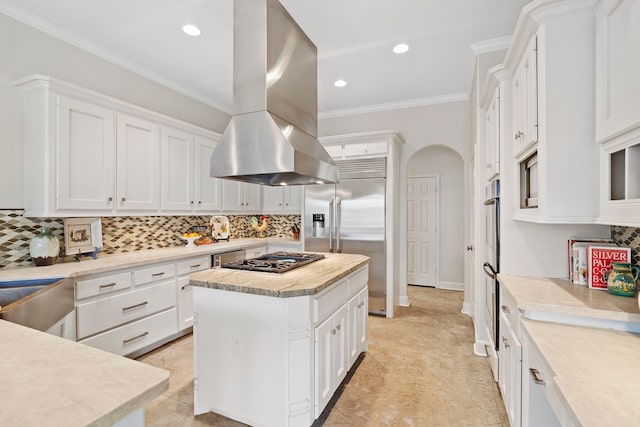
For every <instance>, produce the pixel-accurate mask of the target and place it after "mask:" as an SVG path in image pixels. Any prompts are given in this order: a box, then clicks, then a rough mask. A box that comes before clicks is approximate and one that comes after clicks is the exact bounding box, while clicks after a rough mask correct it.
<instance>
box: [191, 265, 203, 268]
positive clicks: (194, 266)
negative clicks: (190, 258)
mask: <svg viewBox="0 0 640 427" xmlns="http://www.w3.org/2000/svg"><path fill="white" fill-rule="evenodd" d="M201 265H202V264H194V265H192V266H191V268H198V267H200V266H201Z"/></svg>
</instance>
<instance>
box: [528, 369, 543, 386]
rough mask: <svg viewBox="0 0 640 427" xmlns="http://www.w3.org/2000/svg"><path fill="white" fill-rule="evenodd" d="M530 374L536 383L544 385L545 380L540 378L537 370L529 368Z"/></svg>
mask: <svg viewBox="0 0 640 427" xmlns="http://www.w3.org/2000/svg"><path fill="white" fill-rule="evenodd" d="M529 374H530V375H531V379H532V380H533V382H534V383H536V384H540V385H544V380H543V379H542V378H540V371H538V370H537V369H535V368H529Z"/></svg>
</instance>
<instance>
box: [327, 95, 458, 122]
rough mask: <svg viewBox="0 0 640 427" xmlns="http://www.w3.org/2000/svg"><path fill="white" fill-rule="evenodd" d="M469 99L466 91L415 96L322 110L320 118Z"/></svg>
mask: <svg viewBox="0 0 640 427" xmlns="http://www.w3.org/2000/svg"><path fill="white" fill-rule="evenodd" d="M469 99H470V98H469V95H467V94H466V93H452V94H449V95H441V96H432V97H427V98H414V99H407V100H404V101H398V102H388V103H384V104H372V105H364V106H362V107H354V108H344V109H339V110H328V111H321V112H319V113H318V118H319V119H330V118H334V117H344V116H353V115H356V114H367V113H377V112H380V111H391V110H401V109H403V108H415V107H424V106H427V105H435V104H446V103H449V102H460V101H468V100H469Z"/></svg>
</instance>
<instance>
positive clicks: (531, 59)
mask: <svg viewBox="0 0 640 427" xmlns="http://www.w3.org/2000/svg"><path fill="white" fill-rule="evenodd" d="M537 53H538V50H537V37H536V36H533V37H532V38H531V40H530V41H529V43H528V45H527V47H526V49H525V51H524V55H523V57H522V59H521V61H520V63H519V64H518V67H517V68H516V69H515V72H514V73H513V77H512V80H511V85H512V88H511V89H512V97H513V98H512V99H513V104H512V106H513V115H512V120H513V126H512V129H513V132H514V135H513V146H514V149H513V152H514V156H519V155H520V154H521V153H522V152H523V151H525V150H526V149H528V148H529V147H531V145H533V144H534V143H536V142H537V141H538V65H537V64H538V61H537V58H538V56H537Z"/></svg>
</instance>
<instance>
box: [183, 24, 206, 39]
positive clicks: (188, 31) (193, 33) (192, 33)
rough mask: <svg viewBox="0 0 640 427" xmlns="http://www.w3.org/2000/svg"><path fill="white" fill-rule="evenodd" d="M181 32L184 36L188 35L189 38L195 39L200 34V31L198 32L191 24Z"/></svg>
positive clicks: (198, 29)
mask: <svg viewBox="0 0 640 427" xmlns="http://www.w3.org/2000/svg"><path fill="white" fill-rule="evenodd" d="M182 31H184V32H185V34H188V35H190V36H194V37H197V36H199V35H200V34H202V31H201V30H200V28H198V27H196V26H195V25H193V24H187V25H185V26H184V27H182Z"/></svg>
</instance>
